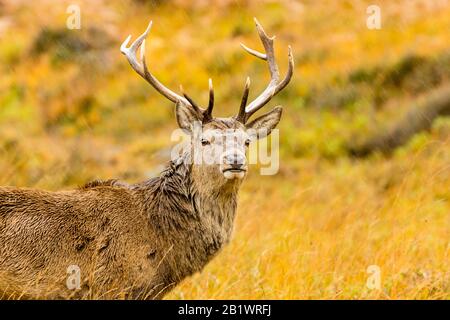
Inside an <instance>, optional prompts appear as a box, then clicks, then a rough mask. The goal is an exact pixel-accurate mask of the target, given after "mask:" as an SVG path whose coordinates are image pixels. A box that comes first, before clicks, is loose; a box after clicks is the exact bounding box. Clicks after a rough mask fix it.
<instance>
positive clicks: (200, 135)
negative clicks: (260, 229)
mask: <svg viewBox="0 0 450 320" xmlns="http://www.w3.org/2000/svg"><path fill="white" fill-rule="evenodd" d="M255 21H256V20H255ZM256 26H257V30H258V33H259V36H260V38H261V41H262V43H263V45H264V48H265V51H266V54H263V53H260V52H257V51H255V50H252V49H249V48H247V47H245V46H243V47H244V49H245V50H246V51H248V52H249V53H250V54H252V55H254V56H256V57H257V58H259V59H262V60H265V61H267V63H268V65H269V71H270V75H271V81H270V83H269V85H268V86H267V88H266V89H265V90H264V91H263V92H262V93H261V94H260V95H259V96H258V97H257V98H256V99H255V100H253V101H252V102H251V103H249V104H248V105H247V99H248V94H249V85H250V82H249V80H248V79H247V82H246V86H245V90H244V95H243V98H242V102H241V105H240V109H239V112H238V114H237V115H236V116H233V117H229V118H215V117H213V116H212V109H213V106H214V93H213V88H212V82H211V80H210V92H209V96H210V99H209V104H208V107H207V108H205V109H203V108H200V107H198V106H197V104H195V102H194V101H193V100H192V99H191V98H190V97H188V96H187V95H186V94H183V96H181V95H178V94H176V93H175V92H173V91H171V90H170V89H168V88H166V87H165V86H163V85H162V84H161V83H160V82H159V81H158V80H157V79H156V78H155V77H154V76H153V75H152V74H151V73H150V71H149V70H148V69H147V65H146V63H145V56H144V50H145V49H144V43H145V38H146V37H147V35H148V33H149V31H150V27H151V23H150V25H149V27H148V28H147V30H146V31H145V33H144V34H142V35H141V36H140V37H138V38H137V39H136V41H135V42H133V43H132V44H131V46H130V47H127V44H128V42H129V40H130V37H129V38H127V40H125V42H124V43H123V44H122V46H121V51H122V53H123V54H125V55H126V57H127V59H128V61H129V62H130V65H131V66H132V68H133V69H134V70H135V71H136V72H137V73H138V74H139V75H140V76H142V77H143V78H144V79H145V80H147V81H148V82H149V83H150V84H151V85H152V86H153V87H154V88H155V89H156V90H157V91H158V92H159V93H161V94H162V95H163V96H165V97H166V98H167V99H169V100H171V101H173V102H175V103H176V118H177V122H178V125H179V127H180V128H181V129H183V131H184V132H185V133H187V134H188V135H189V137H190V138H191V139H190V142H189V143H187V144H186V146H185V147H184V148H183V149H182V152H180V154H179V155H178V157H176V158H174V159H172V161H171V162H170V163H169V165H168V167H167V168H166V169H165V170H164V171H163V172H162V173H161V175H160V176H159V177H157V178H153V179H150V180H148V181H145V182H142V183H138V184H134V185H127V184H125V183H120V182H117V181H114V180H108V181H104V182H98V181H97V182H94V183H89V184H87V185H86V186H85V187H83V188H80V189H78V190H73V191H62V192H48V191H40V190H31V189H18V188H10V187H9V188H6V187H0V299H1V298H70V297H74V298H134V299H158V298H162V297H163V296H164V295H165V294H166V293H167V292H169V291H170V290H171V289H172V288H173V287H174V286H175V285H176V284H177V283H179V282H180V281H181V280H183V279H184V278H185V277H187V276H189V275H192V274H193V273H195V272H198V271H200V270H201V269H202V268H203V267H204V266H205V265H206V264H207V263H208V262H209V261H210V260H211V259H212V258H213V257H214V256H215V255H216V254H217V253H218V251H219V250H220V249H221V248H222V247H223V246H224V245H225V244H226V243H228V242H229V241H230V237H231V234H232V230H233V222H234V218H235V214H236V207H237V193H238V190H239V187H240V185H241V183H242V180H243V178H244V177H245V176H246V173H247V169H248V166H247V161H246V156H245V154H246V148H247V147H248V145H249V143H250V142H251V141H253V140H256V139H259V138H262V137H265V136H267V135H269V134H270V132H271V130H272V129H273V128H275V127H276V125H277V124H278V122H279V121H280V118H281V112H282V108H281V107H275V108H274V109H273V110H272V111H270V112H268V113H266V114H264V115H262V116H260V117H258V118H256V119H255V120H253V121H251V122H250V123H247V120H248V119H249V118H250V116H251V115H252V114H253V113H255V112H256V111H257V110H259V109H260V108H262V107H263V106H264V105H265V104H267V102H269V101H270V99H271V98H272V97H273V96H274V95H276V94H277V93H278V92H280V91H281V90H282V89H283V88H284V87H285V86H286V85H287V84H288V82H289V81H290V79H291V76H292V71H293V57H292V53H291V50H289V68H288V72H287V74H286V76H285V78H284V79H283V80H281V81H280V79H279V72H278V67H277V65H276V63H275V57H274V50H273V38H270V37H268V36H267V35H266V34H265V32H264V30H263V29H262V27H261V25H259V23H258V22H257V21H256ZM139 48H141V59H140V61H138V60H137V57H136V53H137V50H138V49H139ZM196 128H200V132H198V130H197V129H196ZM198 151H200V154H202V159H207V160H208V161H206V162H203V161H200V162H196V161H195V160H194V159H196V157H195V154H197V153H198ZM193 160H194V161H193ZM74 268H75V269H74ZM69 270H71V271H70V272H73V271H76V274H70V275H68V274H67V272H68V271H69ZM77 276H78V277H79V279H80V281H79V286H78V283H77V281H76V277H77ZM69 277H70V279H69ZM74 277H75V278H74ZM69 280H70V281H72V282H70V283H69ZM69 284H71V286H69Z"/></svg>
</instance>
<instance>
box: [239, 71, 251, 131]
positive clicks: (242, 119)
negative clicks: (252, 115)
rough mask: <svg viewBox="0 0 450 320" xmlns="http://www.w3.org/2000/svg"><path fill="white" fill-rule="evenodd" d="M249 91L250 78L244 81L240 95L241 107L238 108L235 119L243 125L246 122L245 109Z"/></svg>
mask: <svg viewBox="0 0 450 320" xmlns="http://www.w3.org/2000/svg"><path fill="white" fill-rule="evenodd" d="M249 91H250V78H249V77H247V81H245V88H244V94H243V95H242V100H241V106H240V107H239V113H238V116H237V117H236V120H237V121H240V122H242V123H245V122H246V121H247V115H246V113H245V107H246V106H247V100H248V93H249Z"/></svg>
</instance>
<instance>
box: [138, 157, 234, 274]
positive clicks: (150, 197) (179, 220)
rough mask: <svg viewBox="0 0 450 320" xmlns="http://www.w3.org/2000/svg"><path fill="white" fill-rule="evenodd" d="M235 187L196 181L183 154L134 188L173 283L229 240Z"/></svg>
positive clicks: (204, 261) (201, 266)
mask: <svg viewBox="0 0 450 320" xmlns="http://www.w3.org/2000/svg"><path fill="white" fill-rule="evenodd" d="M238 189H239V185H238V184H236V185H232V184H225V185H223V186H221V187H220V188H217V187H213V186H212V185H210V187H205V186H200V185H198V182H196V181H195V180H194V179H193V176H192V165H190V164H189V163H188V162H186V161H184V160H183V158H181V159H177V160H175V161H171V162H170V163H169V165H168V167H167V168H166V169H165V170H163V172H162V174H161V175H160V176H159V177H157V178H154V179H151V180H149V181H147V182H144V183H143V184H140V185H137V186H136V187H135V190H136V191H137V192H139V193H140V198H141V199H142V197H144V198H145V199H144V208H145V212H146V214H147V216H148V221H149V223H150V226H151V229H152V230H153V233H154V234H155V236H156V238H155V240H156V242H157V243H158V244H159V245H158V246H159V249H160V250H164V252H166V251H167V254H166V255H165V257H164V261H165V262H164V265H166V266H167V267H168V268H169V270H171V271H170V272H169V274H170V278H171V279H173V281H178V280H179V279H182V278H183V277H185V276H187V275H189V274H192V273H194V272H197V271H200V270H201V269H202V268H203V267H204V266H205V265H206V264H207V263H208V261H210V260H211V259H212V258H213V257H214V256H215V255H216V253H217V252H218V251H219V250H220V249H221V248H222V247H223V245H225V244H226V243H228V242H229V241H230V238H231V234H232V230H233V223H234V218H235V213H236V207H237V193H238ZM172 265H177V266H178V267H177V268H175V269H173V268H172V267H171V266H172Z"/></svg>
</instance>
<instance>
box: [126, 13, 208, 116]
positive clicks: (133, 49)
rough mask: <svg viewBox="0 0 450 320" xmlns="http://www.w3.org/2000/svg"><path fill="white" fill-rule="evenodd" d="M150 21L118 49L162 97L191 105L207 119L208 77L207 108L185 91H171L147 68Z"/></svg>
mask: <svg viewBox="0 0 450 320" xmlns="http://www.w3.org/2000/svg"><path fill="white" fill-rule="evenodd" d="M152 23H153V22H152V21H150V23H149V24H148V27H147V30H145V32H144V33H143V34H142V35H140V36H139V37H138V38H137V39H136V40H135V41H134V42H133V43H132V44H131V45H130V47H128V42H130V39H131V35H129V36H128V37H127V38H126V39H125V41H124V42H123V43H122V45H121V46H120V51H121V52H122V53H123V54H124V55H125V56H126V57H127V59H128V62H129V63H130V65H131V67H132V68H133V69H134V70H135V71H136V72H137V73H138V74H139V75H140V76H141V77H142V78H144V79H145V80H147V82H148V83H150V85H151V86H152V87H153V88H155V89H156V91H158V92H159V93H161V94H162V95H163V96H164V97H166V98H167V99H169V100H170V101H172V102H174V103H183V104H185V105H187V106H191V107H192V108H194V109H195V110H196V111H197V112H199V113H201V114H203V119H204V121H209V120H210V119H211V118H212V109H213V107H214V92H213V86H212V81H211V79H209V104H208V108H207V109H202V108H200V107H198V106H197V104H196V103H195V102H194V101H193V100H192V99H191V98H190V97H189V96H188V95H186V94H185V93H183V96H181V95H179V94H177V93H175V92H173V91H172V90H170V89H169V88H167V87H166V86H164V85H163V84H162V83H161V82H160V81H159V80H158V79H156V78H155V76H154V75H153V74H152V73H151V72H150V71H149V70H148V68H147V64H146V62H145V39H146V38H147V36H148V34H149V32H150V29H151V28H152ZM139 48H140V61H138V60H137V50H138V49H139Z"/></svg>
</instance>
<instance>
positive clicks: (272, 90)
mask: <svg viewBox="0 0 450 320" xmlns="http://www.w3.org/2000/svg"><path fill="white" fill-rule="evenodd" d="M254 20H255V24H256V30H257V31H258V34H259V37H260V39H261V42H262V44H263V46H264V50H265V52H266V53H261V52H259V51H256V50H253V49H250V48H249V47H247V46H245V45H244V44H242V43H241V46H242V48H243V49H244V50H245V51H247V52H248V53H250V54H251V55H253V56H255V57H257V58H259V59H262V60H265V61H267V63H268V65H269V72H270V78H271V80H270V82H269V85H268V86H267V88H266V89H265V90H264V91H263V92H262V93H261V94H260V95H259V96H258V97H257V98H256V99H255V100H253V101H252V102H250V104H249V105H247V106H246V107H245V108H243V105H244V106H245V105H246V103H247V98H248V90H249V80H248V79H247V83H246V86H245V90H244V95H243V97H242V103H241V109H240V111H239V115H238V117H237V118H238V120H239V121H241V122H242V123H245V122H246V121H247V120H248V119H249V118H250V116H251V115H252V114H253V113H255V112H256V111H258V110H259V109H261V108H262V107H263V106H265V105H266V104H267V103H268V102H269V101H270V100H271V99H272V97H274V96H275V95H276V94H277V93H278V92H280V91H281V90H283V89H284V87H286V86H287V84H288V83H289V81H290V80H291V78H292V74H293V70H294V58H293V55H292V49H291V46H289V47H288V48H289V49H288V57H289V65H288V71H287V74H286V76H285V77H284V79H283V80H281V81H279V78H280V72H279V71H278V66H277V63H276V61H275V52H274V49H273V40H274V39H275V36H273V37H269V36H267V34H266V33H265V31H264V29H263V27H262V26H261V24H260V23H259V22H258V20H256V18H254ZM243 109H245V110H243Z"/></svg>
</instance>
